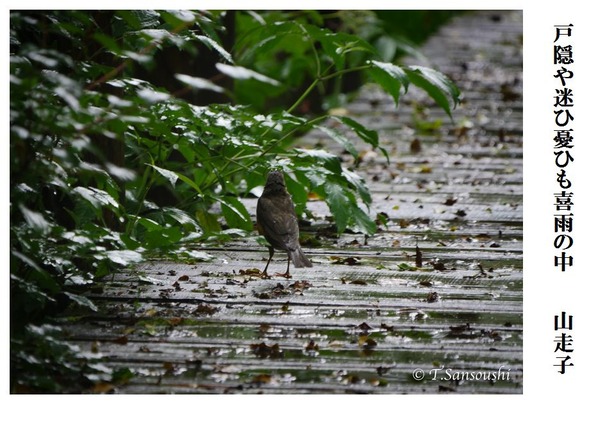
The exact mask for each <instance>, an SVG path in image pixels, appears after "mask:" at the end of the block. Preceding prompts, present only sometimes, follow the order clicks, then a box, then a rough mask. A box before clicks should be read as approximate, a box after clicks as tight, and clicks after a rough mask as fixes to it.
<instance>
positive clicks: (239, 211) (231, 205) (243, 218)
mask: <svg viewBox="0 0 600 433" xmlns="http://www.w3.org/2000/svg"><path fill="white" fill-rule="evenodd" d="M216 200H217V201H218V202H219V203H221V211H222V212H223V217H224V218H225V221H226V222H227V225H228V226H229V227H231V228H241V229H242V230H246V231H252V229H253V226H254V225H253V222H252V217H251V216H250V214H249V213H248V210H247V209H246V207H245V206H244V205H243V204H242V203H241V202H240V201H239V199H238V198H237V197H230V196H224V197H220V198H219V197H216Z"/></svg>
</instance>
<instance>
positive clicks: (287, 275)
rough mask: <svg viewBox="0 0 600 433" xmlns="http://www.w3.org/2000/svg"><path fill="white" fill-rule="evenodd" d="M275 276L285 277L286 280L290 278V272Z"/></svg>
mask: <svg viewBox="0 0 600 433" xmlns="http://www.w3.org/2000/svg"><path fill="white" fill-rule="evenodd" d="M275 276H277V277H283V278H287V279H288V280H289V279H290V278H292V274H290V273H289V272H286V273H285V274H275Z"/></svg>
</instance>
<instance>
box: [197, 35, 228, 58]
mask: <svg viewBox="0 0 600 433" xmlns="http://www.w3.org/2000/svg"><path fill="white" fill-rule="evenodd" d="M194 37H195V38H196V39H198V40H199V41H200V42H202V43H203V44H204V45H206V46H208V47H209V48H212V49H213V50H215V51H216V52H218V53H219V54H220V55H221V57H223V59H225V60H226V61H227V62H229V63H233V58H232V57H231V54H229V53H228V52H227V51H226V50H225V49H224V48H223V47H222V46H221V45H219V43H217V41H215V40H214V39H211V38H209V37H207V36H203V35H194Z"/></svg>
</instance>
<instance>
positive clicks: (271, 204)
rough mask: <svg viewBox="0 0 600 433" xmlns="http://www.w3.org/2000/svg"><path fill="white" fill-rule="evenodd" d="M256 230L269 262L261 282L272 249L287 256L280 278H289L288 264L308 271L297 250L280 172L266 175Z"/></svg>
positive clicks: (292, 213) (295, 225)
mask: <svg viewBox="0 0 600 433" xmlns="http://www.w3.org/2000/svg"><path fill="white" fill-rule="evenodd" d="M256 226H257V228H258V232H259V233H260V234H261V235H263V236H264V237H265V239H266V240H267V242H268V243H269V260H267V265H266V266H265V269H264V271H263V272H262V276H263V277H264V278H268V274H267V269H268V267H269V263H271V259H272V258H273V254H274V253H275V249H278V250H283V251H285V252H286V253H287V256H288V262H287V270H286V271H285V274H279V275H280V276H283V277H285V278H291V275H290V261H291V262H292V263H294V266H295V267H296V268H310V267H312V263H311V261H310V260H309V259H308V258H307V257H306V256H305V255H304V252H303V251H302V248H301V247H300V242H299V240H298V236H299V234H300V229H299V228H298V217H297V216H296V210H295V208H294V203H293V202H292V197H291V196H290V194H289V193H288V191H287V188H286V186H285V179H284V177H283V173H282V172H281V171H278V170H275V171H271V172H269V174H268V175H267V182H266V184H265V188H264V190H263V193H262V194H261V196H260V197H259V199H258V203H257V206H256Z"/></svg>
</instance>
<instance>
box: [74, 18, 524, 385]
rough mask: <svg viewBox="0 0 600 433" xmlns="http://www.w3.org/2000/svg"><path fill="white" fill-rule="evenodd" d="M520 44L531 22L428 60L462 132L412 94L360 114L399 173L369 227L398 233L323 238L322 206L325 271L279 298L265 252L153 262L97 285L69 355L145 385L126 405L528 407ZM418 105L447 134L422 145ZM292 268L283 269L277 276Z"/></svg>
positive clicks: (373, 163)
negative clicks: (519, 398)
mask: <svg viewBox="0 0 600 433" xmlns="http://www.w3.org/2000/svg"><path fill="white" fill-rule="evenodd" d="M492 15H494V16H495V19H494V20H492V19H491V16H492ZM498 16H499V17H500V20H499V21H498V20H497V19H496V18H497V17H498ZM521 39H522V16H521V14H520V13H519V12H510V11H505V12H482V13H477V14H473V15H466V16H463V17H460V18H458V19H456V20H455V21H454V22H453V23H451V24H450V25H448V26H447V27H445V28H444V29H442V30H441V32H440V34H439V35H438V36H436V37H434V38H433V39H432V40H431V41H429V42H428V44H427V45H426V46H425V47H424V52H425V53H426V54H427V55H428V56H429V58H430V59H432V61H434V62H435V64H434V65H433V66H434V67H436V68H439V69H440V70H442V71H447V72H448V73H449V74H450V75H452V76H453V79H454V80H455V81H457V82H458V83H459V85H460V87H462V88H463V89H465V93H464V96H465V102H464V104H463V105H462V106H461V107H460V108H459V109H458V110H457V111H456V112H455V113H454V119H455V122H454V123H451V122H450V121H449V120H448V119H447V118H446V117H445V115H444V114H443V112H441V111H440V110H439V109H438V108H436V107H434V106H433V105H432V104H431V103H430V101H428V100H427V99H426V98H425V97H424V96H423V95H422V94H420V93H419V92H414V91H411V92H410V94H409V101H410V100H413V101H415V102H414V103H411V102H408V101H407V100H406V99H404V100H403V103H402V104H401V106H400V107H395V106H394V104H393V101H391V100H390V99H389V98H386V97H385V96H383V95H382V93H381V92H379V91H378V90H376V89H373V88H369V87H367V88H365V89H364V90H363V91H362V92H361V93H360V94H359V96H358V97H357V99H356V100H355V101H354V102H353V103H352V104H350V105H349V106H348V110H349V111H350V113H351V114H352V115H356V116H362V117H361V121H362V122H363V123H365V124H366V125H368V126H370V127H372V128H376V129H377V130H378V131H379V133H380V136H381V139H382V142H383V143H385V146H386V148H387V149H388V151H389V153H390V155H391V161H390V163H389V164H388V163H387V161H385V159H384V158H382V157H381V156H376V155H373V157H372V158H371V157H369V158H365V160H364V161H363V162H362V163H361V165H360V166H359V171H360V172H361V174H362V175H363V176H364V177H365V178H366V179H367V181H368V184H369V187H370V189H371V191H372V193H373V205H372V207H371V209H370V211H371V213H372V214H373V215H375V214H377V213H380V212H381V213H385V215H386V216H387V218H388V222H387V224H386V225H384V226H381V229H380V231H379V232H378V233H376V234H375V235H374V236H372V237H370V238H368V239H365V238H364V236H360V235H352V234H344V235H342V236H340V237H336V236H331V235H330V234H328V233H327V232H326V231H321V230H320V229H321V228H323V227H324V226H326V225H327V222H326V219H327V217H328V215H329V214H328V209H327V207H326V206H325V205H324V204H323V203H320V202H311V203H309V207H310V209H311V212H312V213H313V214H314V215H315V216H316V221H315V222H314V223H313V225H312V226H311V227H308V228H307V231H308V232H309V233H310V235H311V237H313V239H314V240H316V241H318V242H319V245H318V246H315V245H312V246H307V247H306V251H307V254H308V255H309V256H310V258H311V260H313V262H314V263H315V267H314V268H311V269H297V270H293V272H292V273H293V278H292V279H291V280H285V279H283V278H277V277H275V278H272V279H269V280H264V279H260V278H258V277H257V276H256V275H255V274H254V273H253V270H254V269H262V267H263V266H264V264H265V260H266V258H267V255H268V254H267V250H266V248H265V247H264V246H263V245H262V243H261V242H260V239H259V237H258V236H255V237H248V238H243V239H237V240H235V241H232V242H230V243H228V244H227V245H224V246H214V245H197V246H194V247H193V248H194V249H196V250H197V251H200V252H203V253H206V254H209V255H210V256H211V257H212V259H211V260H209V261H206V262H200V261H196V262H193V261H192V262H186V263H183V262H174V261H165V260H160V259H157V260H152V261H148V262H146V263H143V264H140V265H139V266H137V267H136V268H135V269H132V270H129V271H125V272H120V273H117V274H115V275H112V276H111V277H110V278H108V279H106V280H105V281H103V282H102V283H101V284H99V285H98V287H96V288H95V289H94V290H93V291H91V293H90V297H91V298H92V299H93V301H94V303H95V304H96V305H97V306H98V307H99V312H98V313H97V314H92V315H90V314H85V315H79V316H78V315H77V312H76V311H72V312H70V316H69V317H65V323H64V326H65V328H67V329H68V330H69V332H70V341H71V342H73V343H76V344H78V345H80V346H82V347H83V348H84V349H89V350H92V351H94V352H96V353H99V354H101V355H102V356H103V359H104V361H105V363H106V365H107V366H109V367H111V368H113V369H120V368H126V369H129V370H130V371H131V372H133V373H134V375H133V377H132V378H131V379H130V380H129V381H128V382H126V383H123V384H120V385H115V387H114V388H112V389H111V390H112V391H114V392H118V393H398V394H400V393H444V392H458V393H500V394H504V393H509V394H512V393H521V392H522V382H523V369H522V362H523V352H522V347H523V320H522V316H523V314H522V313H523V278H522V271H523V255H522V252H523V232H522V213H523V196H522V195H523V185H522V174H523V171H522V151H523V148H522V101H521V99H522V98H521V95H522V89H521V81H520V80H521V74H522V51H521V44H522V40H521ZM414 104H417V105H419V106H421V107H422V110H424V111H422V112H424V113H425V118H424V119H423V120H424V121H435V120H437V119H440V120H441V123H440V124H439V125H438V126H437V127H436V128H435V129H434V130H429V131H424V130H422V129H419V128H418V127H417V125H415V124H414V123H413V122H412V120H413V117H414V113H415V111H414V110H415V109H414V107H415V106H416V105H414ZM325 140H327V138H326V137H323V136H320V135H318V134H314V135H311V136H308V137H303V138H302V139H301V140H300V142H299V145H308V146H310V145H314V144H316V143H319V142H321V143H323V142H324V141H325ZM414 140H419V142H420V148H421V149H420V151H419V152H418V153H415V152H413V151H411V143H413V142H414ZM335 146H336V145H335V143H329V142H328V149H336V147H335ZM364 150H367V149H366V148H365V149H364ZM336 151H337V152H338V153H339V154H340V156H341V157H342V158H343V159H345V160H346V162H347V163H351V162H352V161H351V159H350V157H349V156H348V155H345V154H344V153H343V151H342V149H340V148H339V147H338V148H337V149H336ZM245 204H246V205H247V208H248V209H249V211H250V212H251V213H254V212H255V206H256V200H247V201H245ZM417 247H418V248H419V251H420V253H421V254H422V256H423V258H422V264H421V266H420V267H417V266H416V253H417ZM285 264H286V262H285V258H284V257H283V255H281V254H278V255H276V257H275V261H274V263H273V264H272V270H273V271H278V270H279V271H283V270H284V268H285ZM419 372H422V373H423V374H424V377H422V378H421V377H418V374H419Z"/></svg>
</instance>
